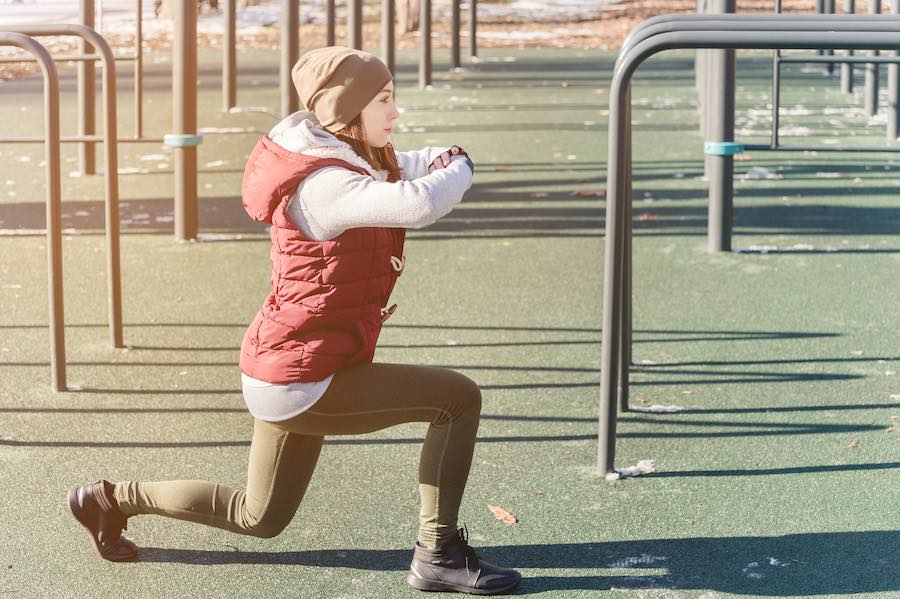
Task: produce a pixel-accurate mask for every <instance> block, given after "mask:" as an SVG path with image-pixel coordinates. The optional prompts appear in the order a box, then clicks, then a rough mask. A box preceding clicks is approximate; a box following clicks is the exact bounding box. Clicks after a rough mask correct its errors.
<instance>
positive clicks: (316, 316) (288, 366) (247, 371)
mask: <svg viewBox="0 0 900 599" xmlns="http://www.w3.org/2000/svg"><path fill="white" fill-rule="evenodd" d="M292 75H293V80H294V85H295V87H296V88H297V92H298V94H299V95H300V100H301V101H302V102H303V104H304V106H306V108H307V111H301V112H297V113H295V114H292V115H291V116H289V117H287V118H286V119H284V120H283V121H282V122H280V123H279V124H278V125H276V126H275V127H274V128H273V129H272V130H271V131H270V132H269V135H268V136H266V137H263V138H262V139H261V140H260V141H259V142H258V143H257V145H256V147H255V148H254V150H253V152H252V153H251V155H250V158H249V160H248V163H247V168H246V170H245V172H244V181H243V188H242V198H243V203H244V207H245V208H246V210H247V212H248V213H249V214H250V216H251V217H253V218H254V219H256V220H259V221H263V222H267V223H270V224H271V238H272V252H271V257H272V265H273V270H272V291H271V292H270V293H269V295H268V297H267V298H266V300H265V303H264V305H263V307H262V309H261V310H260V311H259V313H258V314H257V316H256V318H255V320H254V321H253V323H252V324H251V325H250V327H249V328H248V329H247V332H246V334H245V336H244V340H243V343H242V345H241V358H240V368H241V378H242V387H243V396H244V401H245V402H246V404H247V408H248V409H249V411H250V413H251V414H252V415H253V416H254V430H253V440H252V442H251V446H250V463H249V468H248V480H247V488H246V489H245V490H238V489H232V488H229V487H226V486H224V485H220V484H217V483H213V482H208V481H162V482H136V481H129V482H119V483H115V484H114V483H110V482H108V481H105V480H101V481H98V482H96V483H93V484H89V485H79V486H76V487H73V488H72V489H70V491H69V506H70V508H71V510H72V512H73V514H74V515H75V517H76V519H77V520H78V521H79V522H80V523H81V524H82V525H83V526H84V527H85V528H86V529H87V530H88V532H89V533H90V535H91V539H92V541H93V542H94V546H95V548H96V549H97V551H98V552H99V553H100V555H101V556H102V557H103V558H105V559H108V560H112V561H125V560H133V559H136V558H137V556H138V550H137V547H136V546H135V544H134V543H133V542H132V541H130V540H129V539H126V538H124V537H122V536H121V532H122V530H124V529H126V528H127V520H128V518H130V517H132V516H136V515H138V514H158V515H162V516H167V517H170V518H177V519H181V520H189V521H191V522H198V523H201V524H206V525H209V526H215V527H218V528H223V529H225V530H230V531H232V532H236V533H239V534H245V535H254V536H258V537H266V538H268V537H273V536H275V535H277V534H278V533H280V532H281V531H282V530H283V529H284V528H285V527H286V526H287V525H288V524H289V523H290V521H291V519H292V518H293V516H294V513H295V512H296V510H297V507H298V506H299V505H300V501H301V500H302V499H303V494H304V492H305V491H306V488H307V485H308V483H309V480H310V478H311V477H312V473H313V470H314V469H315V465H316V461H317V459H318V456H319V451H320V449H321V447H322V442H323V439H324V437H325V436H326V435H355V434H361V433H367V432H372V431H376V430H381V429H384V428H386V427H389V426H393V425H396V424H400V423H405V422H428V423H429V426H428V431H427V434H426V436H425V442H424V444H423V447H422V454H421V459H420V462H419V494H420V501H421V509H420V515H419V534H418V541H417V542H416V544H415V547H414V549H413V558H412V564H411V566H410V572H409V574H408V575H407V582H408V583H409V584H410V585H412V586H413V587H415V588H418V589H422V590H427V591H461V592H466V593H472V594H482V595H489V594H497V593H503V592H507V591H510V590H512V589H513V588H515V587H516V586H517V585H518V583H519V580H520V575H519V573H518V572H516V571H515V570H511V569H508V568H500V567H497V566H494V565H492V564H490V563H488V562H485V561H484V560H481V559H480V558H479V557H478V556H477V554H476V553H475V552H474V550H473V549H472V548H471V547H470V546H469V544H468V542H467V538H466V535H465V534H464V532H463V530H462V529H458V528H457V513H458V511H459V505H460V502H461V500H462V496H463V490H464V488H465V483H466V479H467V477H468V473H469V467H470V465H471V462H472V452H473V449H474V444H475V436H476V433H477V431H478V422H479V417H480V411H481V393H480V390H479V389H478V386H477V385H476V384H475V383H474V382H472V381H471V380H469V379H468V378H466V377H464V376H463V375H461V374H459V373H456V372H454V371H451V370H446V369H441V368H433V367H426V366H411V365H399V364H375V363H372V358H373V354H374V352H375V344H376V341H377V338H378V335H379V333H380V331H381V325H382V323H383V322H384V321H385V320H386V319H387V318H389V317H390V316H391V314H392V313H393V312H394V310H395V309H396V308H397V306H396V304H394V305H392V306H390V307H388V306H387V304H388V302H387V300H388V298H389V296H390V293H391V291H392V289H393V287H394V283H395V282H396V280H397V278H398V277H399V276H400V274H401V272H402V271H403V267H404V256H403V241H404V230H405V229H406V228H410V227H412V228H417V227H424V226H427V225H429V224H431V223H433V222H435V221H436V220H438V219H439V218H441V217H442V216H444V215H445V214H447V213H448V212H450V210H451V209H452V208H453V206H454V205H456V204H457V203H458V202H459V201H460V200H461V199H462V196H463V194H464V193H465V191H466V190H467V189H468V188H469V186H470V185H471V182H472V173H473V170H474V167H473V165H472V162H471V160H470V159H469V158H468V156H467V155H466V153H465V152H464V151H463V150H461V149H460V148H459V147H457V146H453V147H452V148H450V149H449V150H442V149H439V148H437V149H436V148H425V149H423V150H421V151H417V152H394V150H393V148H392V146H391V145H390V144H389V143H388V140H389V138H390V135H391V133H392V131H393V125H394V122H395V121H396V119H397V118H398V116H399V114H398V112H397V109H396V106H395V104H394V95H393V90H394V84H393V80H392V76H391V73H390V71H389V70H388V69H387V67H386V66H385V65H384V64H383V63H382V62H381V61H380V60H378V59H377V58H376V57H374V56H372V55H370V54H367V53H365V52H360V51H357V50H351V49H348V48H343V47H337V46H335V47H328V48H321V49H318V50H314V51H311V52H309V53H307V54H306V55H304V56H303V57H302V58H301V59H300V60H299V61H298V62H297V64H296V65H295V66H294V69H293V73H292Z"/></svg>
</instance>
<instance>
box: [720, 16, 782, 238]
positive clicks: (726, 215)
mask: <svg viewBox="0 0 900 599" xmlns="http://www.w3.org/2000/svg"><path fill="white" fill-rule="evenodd" d="M712 8H713V12H716V13H733V12H734V11H735V0H714V2H713V4H712ZM709 82H710V89H711V91H712V93H711V94H710V96H709V112H708V115H707V118H708V119H709V123H708V125H709V130H708V134H709V135H708V141H714V142H733V141H734V93H735V53H734V50H712V51H710V57H709ZM776 110H777V108H776ZM705 165H706V173H707V177H708V178H709V220H708V223H707V227H708V232H707V245H706V248H707V250H708V251H710V252H727V251H731V214H732V210H733V208H732V203H733V200H734V198H733V195H734V157H733V156H732V155H730V154H729V155H721V154H707V155H706V160H705Z"/></svg>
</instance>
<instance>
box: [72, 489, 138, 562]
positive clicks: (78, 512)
mask: <svg viewBox="0 0 900 599" xmlns="http://www.w3.org/2000/svg"><path fill="white" fill-rule="evenodd" d="M78 488H79V486H78V485H76V486H74V487H72V488H71V489H69V497H68V499H69V509H70V510H71V511H72V515H73V516H75V519H76V520H78V523H79V524H81V525H82V526H83V527H84V529H85V530H86V531H88V534H89V535H90V537H91V542H92V543H93V544H94V549H96V550H97V553H98V554H99V555H100V557H102V558H103V559H105V560H108V561H111V562H131V561H134V560H136V559H137V558H138V554H137V552H135V553H134V554H132V555H126V556H123V557H109V556H106V555H103V551H102V550H101V549H100V540H99V539H98V538H97V535H96V533H95V532H94V531H93V530H92V529H91V527H90V526H89V525H88V524H87V523H86V522H85V521H84V510H83V509H82V508H81V506H80V505H79V504H78Z"/></svg>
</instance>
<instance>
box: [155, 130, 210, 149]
mask: <svg viewBox="0 0 900 599" xmlns="http://www.w3.org/2000/svg"><path fill="white" fill-rule="evenodd" d="M163 143H164V144H166V145H167V146H172V147H173V148H186V147H189V146H199V145H200V144H202V143H203V136H202V135H190V134H184V135H181V134H178V133H166V134H165V135H163Z"/></svg>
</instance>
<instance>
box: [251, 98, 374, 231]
mask: <svg viewBox="0 0 900 599" xmlns="http://www.w3.org/2000/svg"><path fill="white" fill-rule="evenodd" d="M310 157H312V158H322V159H326V160H342V161H344V162H346V163H348V164H350V165H352V166H355V167H357V168H358V169H360V170H361V171H364V172H365V173H367V174H369V175H370V176H371V177H372V178H374V179H375V180H376V181H387V172H385V171H379V170H376V169H375V168H374V167H373V166H372V165H370V164H369V163H368V162H366V160H364V159H363V158H362V157H361V156H359V154H357V153H356V152H354V151H353V148H351V147H350V145H349V144H347V143H346V142H343V141H341V140H339V139H338V138H337V137H335V136H334V135H332V134H331V133H329V132H328V131H326V130H325V129H324V128H322V125H321V124H320V123H319V121H318V120H317V119H316V116H315V114H314V113H313V112H309V111H304V110H301V111H299V112H295V113H294V114H292V115H290V116H288V117H287V118H285V119H284V120H282V121H281V122H280V123H278V124H277V125H275V126H274V127H272V130H271V131H269V134H268V135H267V136H266V137H264V138H263V139H261V140H260V142H259V143H258V144H257V145H256V147H255V148H254V150H253V152H252V153H251V154H250V158H249V159H248V160H247V167H246V169H245V170H244V180H243V184H242V189H241V199H242V202H243V204H244V208H245V209H246V210H247V213H248V214H249V215H250V216H251V217H252V218H253V219H255V220H258V221H263V222H272V215H273V213H274V211H275V209H276V208H277V207H278V204H280V203H281V199H282V198H283V197H285V196H286V195H293V194H294V192H295V191H296V190H297V188H298V187H299V185H300V183H301V182H302V181H303V179H305V178H306V177H307V176H309V175H310V174H312V172H315V170H318V169H319V168H321V167H316V168H313V169H312V170H311V171H308V170H304V169H302V168H300V169H298V164H297V163H298V162H301V163H305V162H307V160H308V158H310Z"/></svg>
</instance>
